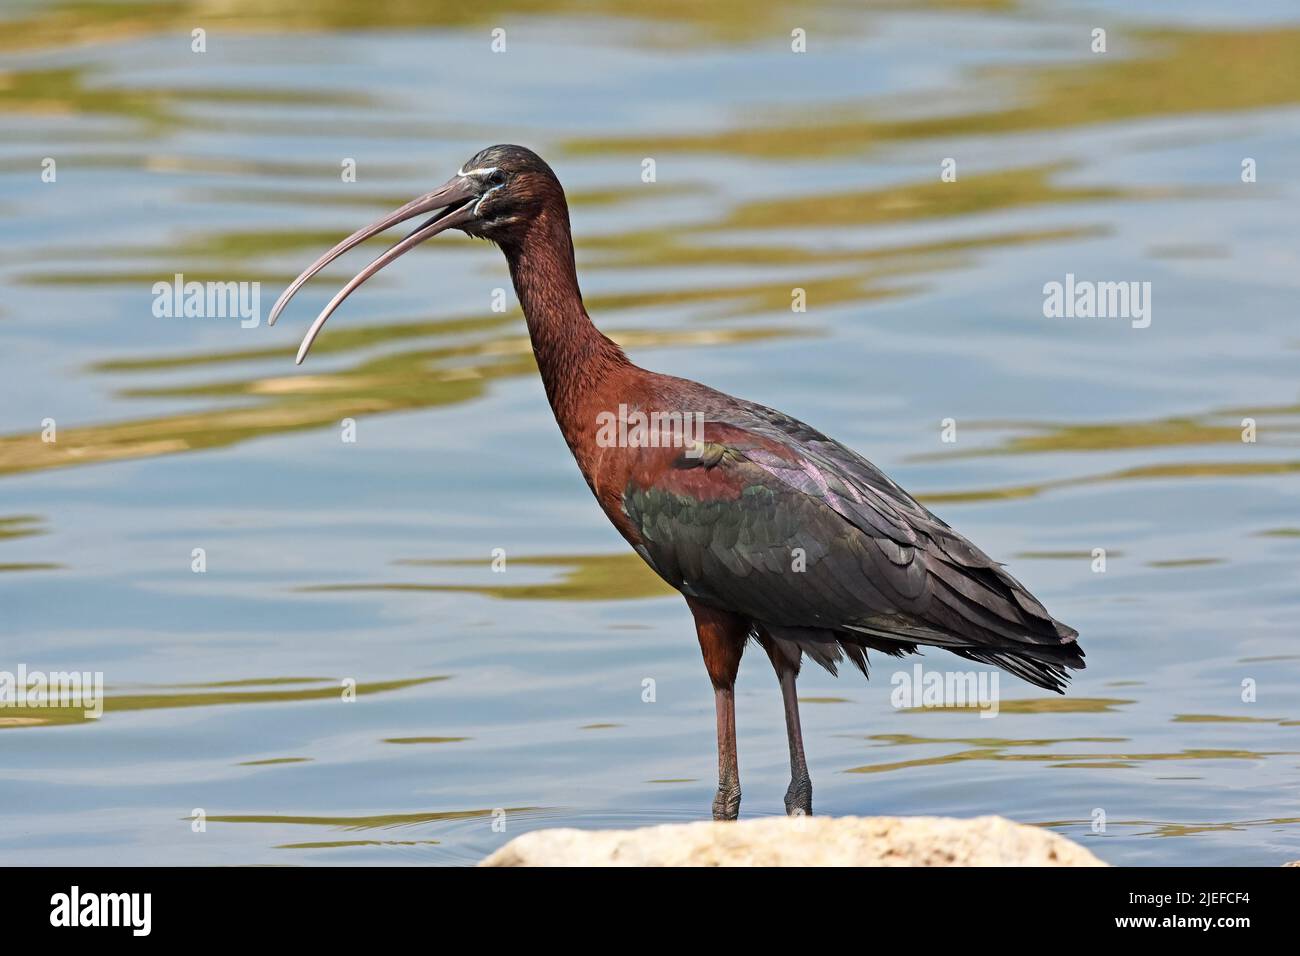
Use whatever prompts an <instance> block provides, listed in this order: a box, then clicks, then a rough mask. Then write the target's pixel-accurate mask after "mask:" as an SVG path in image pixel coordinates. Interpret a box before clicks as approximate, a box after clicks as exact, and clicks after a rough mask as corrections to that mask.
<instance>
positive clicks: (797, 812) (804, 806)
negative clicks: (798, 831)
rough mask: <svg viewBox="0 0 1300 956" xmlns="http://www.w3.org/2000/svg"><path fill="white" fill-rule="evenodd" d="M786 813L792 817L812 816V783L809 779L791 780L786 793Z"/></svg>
mask: <svg viewBox="0 0 1300 956" xmlns="http://www.w3.org/2000/svg"><path fill="white" fill-rule="evenodd" d="M785 813H786V816H790V817H810V816H812V781H811V780H809V779H808V778H807V777H804V778H803V779H802V780H791V781H790V789H788V790H786V792H785Z"/></svg>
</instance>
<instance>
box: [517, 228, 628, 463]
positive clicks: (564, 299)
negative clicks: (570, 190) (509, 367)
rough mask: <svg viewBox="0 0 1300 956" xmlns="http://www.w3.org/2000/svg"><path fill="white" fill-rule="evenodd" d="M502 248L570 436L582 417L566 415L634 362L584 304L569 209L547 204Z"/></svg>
mask: <svg viewBox="0 0 1300 956" xmlns="http://www.w3.org/2000/svg"><path fill="white" fill-rule="evenodd" d="M503 248H504V251H505V253H506V258H507V259H508V260H509V263H510V277H511V279H512V280H513V281H514V285H515V293H516V294H517V295H518V296H519V304H520V305H521V306H522V307H523V310H524V318H525V319H526V320H527V322H528V335H529V337H530V338H531V339H532V343H533V354H534V355H535V356H536V357H537V368H538V370H539V371H540V372H541V374H542V383H543V385H544V386H545V387H546V396H547V398H549V399H550V402H551V407H552V409H554V411H555V415H556V418H557V419H559V421H560V425H561V427H562V428H563V429H564V431H565V436H566V437H570V436H569V430H570V427H572V426H575V425H577V424H578V423H577V422H576V421H574V422H569V421H568V420H567V419H569V418H571V417H574V416H577V415H579V414H581V413H582V409H583V406H584V405H585V404H586V400H587V399H589V398H591V397H592V396H593V395H595V394H599V390H600V388H601V386H602V385H604V384H605V383H606V382H607V380H608V379H609V377H610V376H611V375H612V374H614V373H617V372H618V371H620V370H622V369H625V368H628V367H629V364H630V363H629V362H628V360H627V356H625V355H624V354H623V350H622V349H620V348H619V347H618V345H616V344H615V343H614V342H612V341H611V340H610V339H608V338H606V337H605V336H604V335H602V334H601V333H600V330H598V329H597V328H596V326H595V325H593V324H592V322H591V318H590V317H589V316H588V315H587V310H586V308H584V307H583V304H582V292H581V290H580V289H579V288H578V273H577V268H576V266H575V265H574V260H573V240H572V239H571V238H570V234H569V216H568V212H567V210H565V209H563V208H560V209H555V208H552V209H548V210H546V211H545V212H543V213H542V214H540V215H538V216H537V217H536V218H534V219H533V220H532V222H531V223H530V224H529V229H528V231H527V232H526V233H525V234H524V235H523V237H522V238H521V239H519V240H518V241H517V242H515V243H512V244H510V245H507V246H503Z"/></svg>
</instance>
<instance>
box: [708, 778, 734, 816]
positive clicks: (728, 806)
mask: <svg viewBox="0 0 1300 956" xmlns="http://www.w3.org/2000/svg"><path fill="white" fill-rule="evenodd" d="M739 816H740V785H739V784H732V785H730V786H721V787H718V795H717V796H716V797H714V798H713V819H715V820H735V819H736V818H737V817H739Z"/></svg>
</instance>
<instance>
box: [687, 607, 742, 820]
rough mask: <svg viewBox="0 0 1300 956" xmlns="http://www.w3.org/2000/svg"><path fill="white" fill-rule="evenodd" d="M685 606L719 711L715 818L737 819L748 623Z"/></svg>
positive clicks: (706, 610)
mask: <svg viewBox="0 0 1300 956" xmlns="http://www.w3.org/2000/svg"><path fill="white" fill-rule="evenodd" d="M686 603H687V604H688V605H689V606H690V608H691V613H692V614H693V615H694V616H695V632H696V634H697V635H698V636H699V639H700V651H701V652H702V653H703V654H704V666H705V668H706V669H707V670H708V672H709V679H710V680H711V681H712V682H713V701H714V706H715V707H716V708H717V712H718V794H717V796H715V797H714V798H713V819H715V820H734V819H736V817H738V816H739V815H740V770H739V768H738V767H737V766H736V672H737V671H738V670H739V669H740V655H741V654H742V653H743V652H744V650H745V641H746V639H747V638H748V635H749V623H748V622H747V621H745V620H744V619H743V618H740V617H737V616H736V615H734V614H731V613H728V612H727V611H720V610H718V609H716V608H711V607H708V606H707V605H704V604H700V603H698V602H696V601H695V600H694V599H692V598H687V599H686Z"/></svg>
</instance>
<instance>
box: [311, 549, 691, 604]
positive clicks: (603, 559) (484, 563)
mask: <svg viewBox="0 0 1300 956" xmlns="http://www.w3.org/2000/svg"><path fill="white" fill-rule="evenodd" d="M509 560H510V563H511V564H516V565H522V566H524V567H541V568H558V569H562V570H563V574H561V576H560V578H559V580H557V581H551V582H543V583H539V584H419V583H396V582H388V583H377V584H322V585H315V586H309V587H304V588H300V589H299V590H302V591H325V592H347V591H415V592H426V591H433V592H446V593H453V594H480V595H483V596H485V597H494V598H500V599H502V600H512V601H633V600H639V599H642V598H652V597H663V596H666V595H670V594H675V593H676V592H675V591H674V590H673V589H672V588H671V587H669V586H668V585H667V584H666V583H664V581H663V579H662V578H660V577H659V576H658V575H657V574H655V573H654V572H653V571H651V570H650V568H649V567H647V566H646V563H645V562H644V561H642V560H641V558H640V556H638V555H637V554H635V553H634V552H630V551H629V552H620V553H618V554H569V555H534V556H528V557H518V558H510V559H509ZM396 563H397V564H400V565H405V566H408V567H421V566H423V567H471V568H473V567H481V568H482V569H483V570H484V571H489V568H490V561H488V560H486V559H479V560H472V559H471V560H454V561H438V560H430V561H420V560H407V561H398V562H396ZM493 576H496V575H493Z"/></svg>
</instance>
